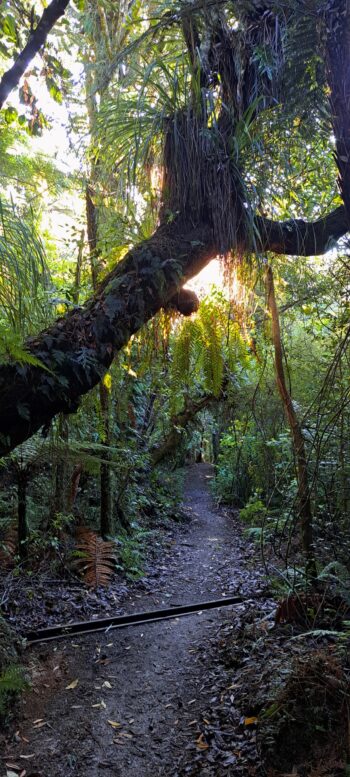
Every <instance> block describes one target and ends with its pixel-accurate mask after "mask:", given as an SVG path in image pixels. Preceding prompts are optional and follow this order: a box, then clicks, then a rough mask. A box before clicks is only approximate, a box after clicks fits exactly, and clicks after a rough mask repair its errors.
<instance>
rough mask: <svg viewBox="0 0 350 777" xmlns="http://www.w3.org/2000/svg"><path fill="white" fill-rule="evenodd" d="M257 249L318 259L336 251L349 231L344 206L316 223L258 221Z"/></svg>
mask: <svg viewBox="0 0 350 777" xmlns="http://www.w3.org/2000/svg"><path fill="white" fill-rule="evenodd" d="M255 227H256V232H257V237H256V247H257V250H261V251H273V252H274V253H275V254H290V255H295V256H318V255H320V254H324V253H326V251H328V250H329V249H330V248H333V247H334V245H335V243H336V242H337V240H339V238H341V237H343V235H345V234H346V232H347V231H348V230H349V229H350V222H349V221H348V219H347V215H346V211H345V208H344V206H343V205H341V206H340V207H339V208H336V209H335V210H333V211H332V212H331V213H329V214H328V215H327V216H325V217H324V218H321V219H318V221H314V222H313V223H310V222H307V221H303V219H291V220H290V221H284V222H278V221H272V220H271V219H267V218H260V217H257V218H256V219H255Z"/></svg>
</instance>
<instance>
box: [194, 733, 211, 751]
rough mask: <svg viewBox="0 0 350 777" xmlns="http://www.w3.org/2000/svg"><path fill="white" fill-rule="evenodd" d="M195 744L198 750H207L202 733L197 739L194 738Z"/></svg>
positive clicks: (206, 743)
mask: <svg viewBox="0 0 350 777" xmlns="http://www.w3.org/2000/svg"><path fill="white" fill-rule="evenodd" d="M196 745H197V747H198V749H199V750H208V747H209V745H208V742H206V741H205V739H204V736H203V734H200V736H199V737H198V739H196Z"/></svg>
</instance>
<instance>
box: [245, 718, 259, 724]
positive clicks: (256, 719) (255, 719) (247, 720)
mask: <svg viewBox="0 0 350 777" xmlns="http://www.w3.org/2000/svg"><path fill="white" fill-rule="evenodd" d="M257 722H258V718H254V717H252V718H244V725H245V726H254V724H255V723H257Z"/></svg>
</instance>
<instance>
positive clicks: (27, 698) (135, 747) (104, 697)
mask: <svg viewBox="0 0 350 777" xmlns="http://www.w3.org/2000/svg"><path fill="white" fill-rule="evenodd" d="M212 476H213V471H212V468H211V467H210V466H209V465H205V464H201V465H195V466H193V467H191V468H190V469H189V471H188V475H187V480H186V485H185V494H184V507H185V509H186V511H187V513H188V514H189V516H190V518H191V520H190V523H189V525H188V527H187V528H186V531H185V532H184V531H182V532H180V533H179V534H178V537H177V539H176V540H174V542H173V547H172V549H171V550H172V552H171V555H170V556H169V557H165V558H164V560H163V561H162V560H161V563H160V577H159V583H158V587H154V586H153V587H152V588H153V590H151V591H150V592H149V593H142V594H139V595H138V597H137V598H135V600H134V601H133V602H130V604H129V605H128V608H127V609H128V610H129V611H132V610H133V609H134V610H135V611H142V610H151V609H157V608H159V607H164V606H167V605H175V604H182V603H189V602H196V601H205V600H208V599H211V598H212V599H216V598H220V597H222V598H223V599H224V597H225V596H227V595H232V594H233V593H235V592H241V593H243V594H244V595H246V596H247V599H248V600H249V594H252V593H254V594H256V593H257V592H259V590H263V588H264V573H263V570H262V568H261V567H260V566H259V563H258V562H257V561H254V558H255V559H257V552H256V550H254V548H253V546H252V545H251V544H250V543H249V542H248V541H247V540H246V539H245V538H243V537H242V535H241V534H240V531H239V528H238V524H237V521H236V520H235V518H234V517H233V516H232V514H230V513H229V512H226V511H225V510H222V509H221V510H218V509H216V507H215V505H214V502H213V499H212V497H211V496H210V492H209V488H208V485H209V482H210V479H211V478H212ZM249 606H252V602H250V604H249V601H247V603H246V604H245V605H243V606H242V607H241V608H240V607H238V608H236V609H235V611H233V609H232V608H223V609H220V610H213V611H209V612H204V613H202V614H197V615H192V616H189V617H185V618H174V619H173V620H169V621H163V622H158V623H151V624H149V625H142V626H133V627H127V628H124V629H118V630H112V631H109V632H107V633H102V634H101V633H96V634H92V635H89V636H85V637H79V638H76V639H72V638H70V639H68V640H61V641H57V642H50V643H46V644H42V645H38V646H35V647H32V648H29V649H28V650H27V651H26V653H25V656H24V658H25V665H26V668H27V672H28V674H29V677H30V682H31V688H30V690H29V691H28V692H26V693H25V694H24V696H23V698H22V701H21V705H20V710H19V714H18V716H17V722H16V724H15V726H14V727H13V730H12V731H11V732H10V734H9V735H8V736H7V739H6V741H4V740H3V746H2V754H1V758H2V761H1V766H0V769H1V773H0V777H3V775H4V776H6V774H8V772H10V773H11V770H12V771H14V773H17V774H20V773H21V771H22V775H23V777H71V776H72V777H73V775H74V776H75V775H81V776H83V775H84V777H100V775H101V776H102V775H105V777H111V776H112V775H113V776H114V777H119V776H120V777H136V775H139V776H140V777H156V776H157V775H158V776H159V777H175V776H177V777H179V776H180V775H186V774H190V773H191V774H195V773H196V774H198V775H202V776H203V777H205V776H206V775H209V774H210V775H216V774H217V775H219V774H220V775H221V774H225V775H226V774H227V775H231V774H232V775H236V774H246V775H248V774H259V770H258V769H259V767H258V765H257V763H255V766H254V767H252V768H251V767H250V766H249V764H248V766H247V763H246V762H244V763H243V761H242V763H241V762H240V749H242V748H240V742H241V744H242V739H243V738H244V740H245V741H246V740H247V738H248V739H249V742H250V748H251V752H252V748H253V749H254V741H255V734H254V731H253V730H248V729H247V728H245V730H244V732H243V733H242V732H241V733H238V735H237V736H238V740H240V741H238V744H237V742H236V744H235V743H234V741H233V739H232V737H233V726H231V725H230V726H229V728H228V731H227V733H226V736H227V735H228V736H229V737H231V738H230V740H227V744H226V745H225V747H226V750H225V757H226V760H227V764H226V766H225V767H223V771H221V770H220V771H219V770H216V767H215V766H213V767H210V758H209V760H208V750H209V744H208V742H207V741H206V740H205V738H204V737H203V734H202V733H201V732H202V731H203V726H205V720H204V723H203V719H202V718H203V710H205V709H208V708H209V709H210V707H211V706H213V705H214V707H215V704H218V703H219V702H220V699H219V700H218V698H217V690H216V675H215V671H216V670H215V671H212V667H213V661H212V655H211V651H212V650H213V644H214V643H215V640H216V639H217V636H216V635H217V633H218V632H219V630H220V629H222V626H223V623H225V624H226V625H225V628H226V629H227V628H230V627H229V623H230V619H231V618H233V617H237V616H238V615H239V612H243V611H244V612H245V611H246V608H247V607H248V608H249ZM262 606H265V607H266V606H267V607H268V606H269V605H268V603H266V602H265V604H264V605H262ZM271 606H272V603H270V609H271ZM214 663H215V662H214ZM231 681H232V687H234V674H233V675H232V678H231ZM230 693H231V695H232V693H234V691H232V690H231V691H230ZM240 714H241V713H240V711H239V710H236V712H235V716H234V717H235V720H236V724H237V723H238V726H239V725H241V723H240V722H239V718H240ZM253 728H254V727H253ZM236 729H237V726H236ZM230 732H231V733H230ZM214 733H215V732H214ZM213 736H214V735H213ZM224 736H225V734H224ZM202 756H203V757H204V756H205V761H202V760H201V758H202ZM254 759H256V754H255V752H254V754H253V755H252V760H254ZM248 760H249V759H248ZM192 761H193V763H194V764H195V765H194V766H193V765H191V762H192ZM11 765H12V766H11Z"/></svg>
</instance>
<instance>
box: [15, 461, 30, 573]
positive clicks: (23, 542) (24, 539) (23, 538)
mask: <svg viewBox="0 0 350 777" xmlns="http://www.w3.org/2000/svg"><path fill="white" fill-rule="evenodd" d="M27 486H28V474H27V472H25V471H23V470H18V472H17V498H18V552H19V557H20V558H21V559H22V560H23V561H24V560H26V559H27V557H28V539H29V528H28V522H27Z"/></svg>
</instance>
